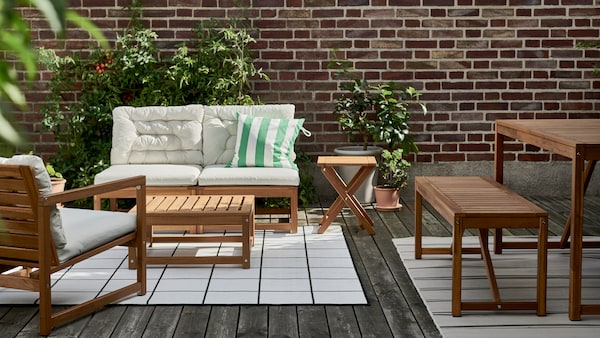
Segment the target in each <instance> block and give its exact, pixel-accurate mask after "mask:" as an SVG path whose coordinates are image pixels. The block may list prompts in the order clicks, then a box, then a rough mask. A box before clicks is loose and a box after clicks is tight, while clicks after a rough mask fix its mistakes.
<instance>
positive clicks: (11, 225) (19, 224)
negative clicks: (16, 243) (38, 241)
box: [0, 218, 37, 234]
mask: <svg viewBox="0 0 600 338" xmlns="http://www.w3.org/2000/svg"><path fill="white" fill-rule="evenodd" d="M0 222H1V224H2V225H0V232H13V233H20V234H34V233H37V223H36V222H34V221H30V220H14V219H6V218H4V219H2V220H1V221H0Z"/></svg>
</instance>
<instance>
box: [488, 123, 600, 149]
mask: <svg viewBox="0 0 600 338" xmlns="http://www.w3.org/2000/svg"><path fill="white" fill-rule="evenodd" d="M496 129H497V130H499V131H500V132H502V133H503V134H505V132H507V133H508V134H511V133H510V130H513V131H516V132H517V133H522V132H525V133H527V134H531V135H535V136H536V137H539V138H545V139H549V140H553V141H555V142H557V141H560V142H562V143H564V144H566V145H570V146H571V147H575V146H576V145H581V144H587V145H600V119H571V120H568V119H544V120H496ZM505 135H506V134H505ZM511 137H512V136H511ZM517 137H518V135H517Z"/></svg>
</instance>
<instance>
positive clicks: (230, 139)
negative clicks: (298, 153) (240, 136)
mask: <svg viewBox="0 0 600 338" xmlns="http://www.w3.org/2000/svg"><path fill="white" fill-rule="evenodd" d="M294 111H295V107H294V105H292V104H267V105H251V106H235V105H217V106H204V121H203V123H202V124H203V131H202V132H203V139H204V140H205V141H204V143H203V148H202V152H203V155H204V162H203V163H204V165H205V166H207V165H212V164H227V163H229V162H230V161H231V159H232V158H233V153H234V149H235V141H236V135H237V115H236V114H237V113H240V114H244V115H249V116H261V117H269V118H278V119H293V118H294ZM291 156H292V158H293V159H295V153H292V155H291Z"/></svg>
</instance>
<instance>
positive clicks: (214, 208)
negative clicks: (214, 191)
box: [146, 195, 254, 215]
mask: <svg viewBox="0 0 600 338" xmlns="http://www.w3.org/2000/svg"><path fill="white" fill-rule="evenodd" d="M253 209H254V196H253V195H164V196H163V195H157V196H148V197H147V198H146V214H151V215H152V214H159V213H160V214H164V213H167V214H175V213H179V214H181V213H202V214H237V213H241V214H246V215H247V214H249V213H250V211H252V210H253Z"/></svg>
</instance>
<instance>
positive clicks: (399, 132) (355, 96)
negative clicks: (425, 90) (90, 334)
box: [334, 79, 427, 152]
mask: <svg viewBox="0 0 600 338" xmlns="http://www.w3.org/2000/svg"><path fill="white" fill-rule="evenodd" d="M340 89H341V90H344V91H346V93H343V94H342V95H341V96H340V97H339V98H338V99H337V101H336V105H335V109H334V113H335V114H336V115H337V116H338V121H339V122H340V125H341V127H342V129H343V130H345V131H346V132H348V134H350V135H351V136H355V135H358V137H359V138H360V140H361V143H362V145H363V149H365V150H366V149H367V146H368V144H369V143H370V142H371V140H373V141H375V142H383V143H386V144H387V145H388V146H390V147H392V148H394V147H396V146H399V147H401V148H402V149H404V151H406V152H410V151H414V152H417V151H418V148H417V146H416V144H415V143H414V140H413V137H412V135H410V134H409V126H408V120H409V118H410V114H411V113H410V110H409V109H408V108H409V104H410V103H411V102H414V103H416V104H417V105H418V106H419V107H420V108H421V109H422V111H423V112H427V110H426V108H425V105H424V104H422V103H421V102H417V99H418V97H419V96H420V94H419V93H418V92H417V91H416V90H415V89H414V88H413V87H400V86H398V85H397V84H395V83H394V82H388V83H385V84H379V85H370V84H369V83H368V82H367V81H366V80H358V79H357V80H354V82H353V83H342V84H341V85H340Z"/></svg>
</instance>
